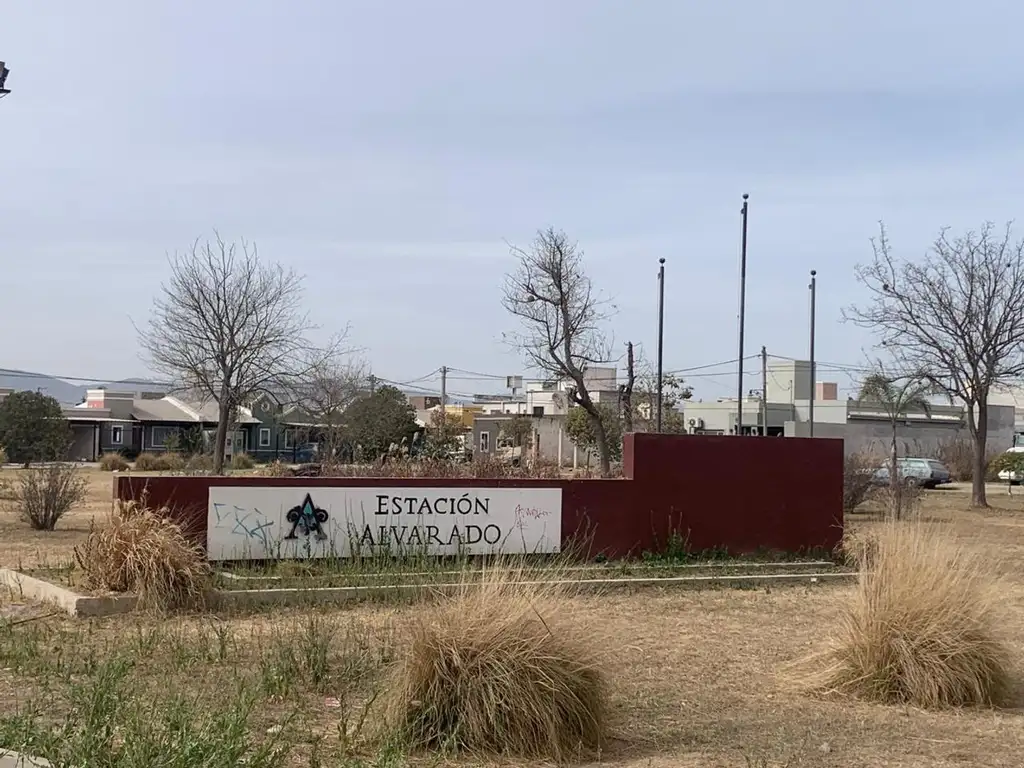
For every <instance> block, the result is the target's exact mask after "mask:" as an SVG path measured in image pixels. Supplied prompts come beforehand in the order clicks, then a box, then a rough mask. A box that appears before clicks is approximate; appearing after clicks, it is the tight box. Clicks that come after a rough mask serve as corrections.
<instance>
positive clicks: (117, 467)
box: [100, 453, 131, 472]
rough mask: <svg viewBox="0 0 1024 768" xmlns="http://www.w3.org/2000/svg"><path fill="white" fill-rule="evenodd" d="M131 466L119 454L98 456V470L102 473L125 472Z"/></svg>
mask: <svg viewBox="0 0 1024 768" xmlns="http://www.w3.org/2000/svg"><path fill="white" fill-rule="evenodd" d="M130 468H131V464H129V463H128V460H127V459H126V458H125V457H124V456H122V455H121V454H120V453H104V454H103V455H102V456H100V470H101V471H102V472H127V471H128V470H129V469H130Z"/></svg>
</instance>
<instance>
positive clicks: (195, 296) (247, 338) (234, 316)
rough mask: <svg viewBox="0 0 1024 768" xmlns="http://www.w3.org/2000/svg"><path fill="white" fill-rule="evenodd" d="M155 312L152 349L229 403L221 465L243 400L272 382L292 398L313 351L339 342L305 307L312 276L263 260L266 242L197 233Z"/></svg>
mask: <svg viewBox="0 0 1024 768" xmlns="http://www.w3.org/2000/svg"><path fill="white" fill-rule="evenodd" d="M169 261H170V268H171V276H170V279H169V280H168V281H167V282H165V283H163V284H162V285H161V287H160V293H159V294H158V295H157V298H156V299H155V300H154V302H153V308H152V310H151V313H150V318H149V322H148V323H147V325H146V326H145V328H144V329H140V330H139V337H140V341H141V343H142V347H143V350H144V354H145V356H146V357H147V358H148V362H149V364H150V366H151V367H152V368H153V369H154V370H155V371H157V372H159V373H161V374H164V375H166V376H169V377H171V378H172V379H173V380H174V381H175V382H176V383H177V385H178V386H180V387H181V388H182V389H185V390H190V391H193V392H196V393H199V394H200V395H202V396H203V397H204V398H209V400H211V401H213V402H216V403H217V404H218V406H219V418H218V422H217V435H216V439H215V441H214V471H215V472H216V473H217V474H220V473H221V472H223V469H224V452H225V446H226V443H227V436H228V429H229V427H230V423H231V421H232V420H233V418H234V414H236V413H237V410H238V408H239V407H241V406H244V405H245V404H246V403H248V402H250V401H251V400H253V399H255V398H256V397H257V396H259V395H260V394H262V393H264V392H271V393H273V394H274V396H275V399H277V400H278V401H279V402H281V401H283V400H289V399H291V398H292V397H293V395H292V393H295V392H296V391H297V385H299V384H301V383H302V382H304V381H305V378H306V377H307V376H308V374H309V372H310V370H311V369H312V368H311V365H312V363H311V361H312V360H320V359H325V358H329V357H331V355H332V354H333V353H334V350H335V349H336V345H335V343H334V342H332V343H331V344H330V345H328V347H327V348H326V349H324V350H321V351H320V352H315V347H314V345H313V344H312V343H311V342H310V340H309V338H308V334H309V332H310V331H312V330H313V329H314V328H315V326H314V325H312V323H311V322H310V321H309V318H308V316H307V315H306V313H304V312H303V311H302V309H301V305H302V297H303V288H302V278H301V277H300V276H299V275H297V274H296V273H295V272H293V271H292V270H290V269H285V268H284V267H283V266H281V265H279V264H274V263H268V262H264V261H261V260H260V258H259V256H258V254H257V251H256V247H255V246H254V245H250V244H248V243H245V242H244V241H243V242H242V243H241V246H237V245H235V244H234V243H232V244H228V243H226V242H225V241H224V240H223V239H221V237H220V235H216V239H215V241H214V242H212V243H211V242H205V243H201V242H200V241H199V240H197V241H196V242H195V243H194V244H193V245H192V249H191V250H190V251H188V252H186V253H183V254H175V255H174V256H172V257H171V258H170V259H169Z"/></svg>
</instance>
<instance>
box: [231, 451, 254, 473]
mask: <svg viewBox="0 0 1024 768" xmlns="http://www.w3.org/2000/svg"><path fill="white" fill-rule="evenodd" d="M255 466H256V462H255V461H253V460H252V456H250V455H249V454H248V453H233V454H231V468H232V469H252V468H253V467H255Z"/></svg>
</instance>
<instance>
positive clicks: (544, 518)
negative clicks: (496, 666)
mask: <svg viewBox="0 0 1024 768" xmlns="http://www.w3.org/2000/svg"><path fill="white" fill-rule="evenodd" d="M313 493H315V494H316V498H315V500H314V498H313V495H312V494H313ZM561 509H562V491H561V489H559V488H470V489H467V488H329V487H328V488H317V489H315V491H313V492H308V491H306V489H304V488H302V487H282V486H273V487H258V486H214V487H212V488H210V496H209V511H208V522H209V526H208V529H207V551H208V553H209V557H210V559H211V560H238V559H254V560H256V559H269V558H278V557H351V556H353V555H354V554H362V553H370V552H382V551H386V552H389V553H391V554H403V553H405V554H413V552H411V551H410V549H414V550H415V553H416V554H435V555H454V554H470V555H474V554H495V553H498V552H501V553H528V552H557V551H559V548H560V540H561Z"/></svg>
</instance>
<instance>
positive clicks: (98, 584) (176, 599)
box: [75, 501, 211, 611]
mask: <svg viewBox="0 0 1024 768" xmlns="http://www.w3.org/2000/svg"><path fill="white" fill-rule="evenodd" d="M75 562H76V563H77V564H78V567H79V568H80V569H81V570H82V573H83V575H84V577H85V582H86V585H87V586H88V587H89V588H91V589H98V590H104V591H108V592H126V593H133V594H136V595H138V597H139V607H141V608H147V609H155V610H162V611H169V610H175V609H184V608H193V607H200V606H202V605H203V604H204V603H205V599H206V595H207V593H208V590H209V587H210V578H211V569H210V565H209V563H207V561H206V555H205V553H204V552H203V550H202V548H201V547H200V546H199V545H198V544H196V543H195V542H194V541H192V540H190V539H189V538H188V537H187V536H186V535H185V534H184V532H183V531H182V529H181V527H180V526H179V525H178V524H177V523H175V522H174V521H173V520H172V519H171V518H170V511H169V510H167V509H158V510H152V509H149V508H148V507H146V506H145V503H138V502H135V501H129V502H119V504H118V506H117V508H116V509H115V510H114V512H113V514H112V515H111V516H110V519H109V520H108V522H107V524H106V525H104V526H102V527H96V526H93V527H92V528H91V529H90V531H89V537H88V538H87V539H86V541H85V543H83V544H81V545H80V546H77V547H75Z"/></svg>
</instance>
